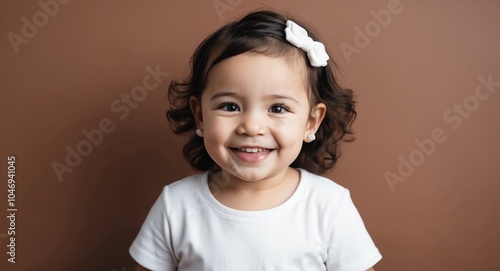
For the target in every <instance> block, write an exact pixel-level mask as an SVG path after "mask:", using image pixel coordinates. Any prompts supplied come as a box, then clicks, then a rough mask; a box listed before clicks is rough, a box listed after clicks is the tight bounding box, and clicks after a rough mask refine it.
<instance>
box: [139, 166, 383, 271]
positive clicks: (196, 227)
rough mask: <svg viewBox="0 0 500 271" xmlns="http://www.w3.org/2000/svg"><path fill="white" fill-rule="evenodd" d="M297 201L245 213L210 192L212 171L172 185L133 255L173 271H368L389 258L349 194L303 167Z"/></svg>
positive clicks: (153, 266) (144, 262)
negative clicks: (382, 250)
mask: <svg viewBox="0 0 500 271" xmlns="http://www.w3.org/2000/svg"><path fill="white" fill-rule="evenodd" d="M300 173H301V178H300V182H299V185H298V187H297V189H296V190H295V192H294V193H293V195H292V196H291V197H290V198H289V199H288V200H287V201H285V202H284V203H282V204H281V205H279V206H277V207H275V208H271V209H268V210H262V211H240V210H235V209H231V208H229V207H227V206H225V205H223V204H221V203H220V202H219V201H217V199H215V197H214V196H213V195H212V193H211V192H210V189H209V187H208V182H207V176H208V173H207V172H205V173H203V174H199V175H195V176H191V177H187V178H185V179H183V180H180V181H177V182H175V183H172V184H170V185H167V186H165V188H164V189H163V192H162V194H161V195H160V197H159V198H158V200H157V201H156V203H155V204H154V205H153V207H152V208H151V211H150V212H149V214H148V216H147V218H146V221H145V222H144V224H143V225H142V228H141V230H140V232H139V234H138V236H137V238H136V239H135V240H134V242H133V243H132V246H131V247H130V254H131V255H132V257H133V258H134V259H135V260H136V261H137V262H138V263H139V264H141V265H142V266H144V267H146V268H148V269H151V270H155V271H160V270H168V271H174V270H179V271H187V270H189V271H191V270H192V271H201V270H205V271H209V270H210V271H211V270H213V271H247V270H248V271H259V270H266V271H271V270H285V271H293V270H301V271H304V270H307V271H316V270H318V271H319V270H339V271H361V270H367V269H368V268H370V267H372V266H373V265H374V264H375V263H376V262H378V261H379V260H380V259H381V258H382V256H381V255H380V253H379V251H378V249H377V248H376V247H375V245H374V244H373V241H372V239H371V238H370V236H369V234H368V232H367V231H366V229H365V226H364V224H363V221H362V220H361V217H360V216H359V213H358V211H357V210H356V208H355V207H354V204H353V203H352V200H351V197H350V195H349V191H348V190H347V189H345V188H343V187H342V186H340V185H338V184H336V183H334V182H333V181H331V180H329V179H326V178H323V177H320V176H317V175H314V174H312V173H310V172H308V171H306V170H303V169H300Z"/></svg>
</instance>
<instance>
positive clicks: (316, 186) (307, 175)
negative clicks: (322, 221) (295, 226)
mask: <svg viewBox="0 0 500 271" xmlns="http://www.w3.org/2000/svg"><path fill="white" fill-rule="evenodd" d="M300 171H301V176H302V177H301V179H302V180H303V181H304V182H305V185H306V189H304V190H305V193H304V195H303V196H304V199H305V202H307V204H308V205H309V206H311V207H313V206H314V208H318V209H319V210H321V211H322V212H324V213H325V214H326V213H330V214H332V215H333V214H335V213H336V212H337V210H338V209H339V207H340V206H341V205H342V202H344V201H345V200H350V194H349V190H348V189H346V188H344V187H343V186H341V185H339V184H337V183H336V182H334V181H332V180H330V179H328V178H325V177H322V176H319V175H316V174H314V173H311V172H309V171H306V170H304V169H300Z"/></svg>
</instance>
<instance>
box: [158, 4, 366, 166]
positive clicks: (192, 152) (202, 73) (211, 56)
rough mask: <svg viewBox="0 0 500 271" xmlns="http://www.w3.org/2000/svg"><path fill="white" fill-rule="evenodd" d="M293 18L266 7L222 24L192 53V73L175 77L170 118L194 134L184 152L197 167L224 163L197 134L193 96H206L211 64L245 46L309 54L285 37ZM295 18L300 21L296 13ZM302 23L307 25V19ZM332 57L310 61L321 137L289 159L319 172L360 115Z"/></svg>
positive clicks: (329, 163)
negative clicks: (322, 62)
mask: <svg viewBox="0 0 500 271" xmlns="http://www.w3.org/2000/svg"><path fill="white" fill-rule="evenodd" d="M288 19H289V18H286V17H285V15H282V14H279V13H277V12H274V11H269V10H262V11H255V12H252V13H250V14H248V15H246V16H245V17H243V18H242V19H241V20H239V21H235V22H231V23H229V24H227V25H225V26H223V27H222V28H220V29H219V30H217V31H216V32H215V33H213V34H212V35H210V36H209V37H208V38H206V39H205V40H204V41H203V42H202V43H201V44H200V45H199V46H198V48H197V49H196V51H195V52H194V54H193V56H192V58H191V63H190V64H191V73H190V75H189V76H188V77H187V78H186V79H185V80H184V81H182V82H181V81H172V82H171V84H170V87H169V93H168V98H169V101H170V109H169V110H168V111H167V118H168V120H169V122H170V127H171V128H172V130H173V131H174V133H175V134H188V135H190V139H189V141H188V142H187V143H186V145H185V146H184V148H183V153H184V156H185V158H186V159H187V161H188V162H189V163H190V164H191V166H192V167H193V168H194V169H196V170H201V171H206V170H212V169H219V166H218V165H217V164H216V163H215V162H214V161H213V160H212V158H211V157H210V156H209V154H208V153H207V151H206V149H205V146H204V143H203V138H201V137H198V136H196V135H195V134H194V130H195V129H196V122H195V118H194V115H193V113H192V112H191V108H190V104H189V100H190V98H191V96H194V97H196V98H198V99H201V95H202V93H203V90H204V88H205V84H206V81H207V76H208V73H209V72H210V70H211V69H212V68H213V67H214V66H215V65H217V63H219V62H221V61H223V60H224V59H227V58H230V57H232V56H236V55H239V54H242V53H245V52H257V53H261V54H264V55H268V56H291V55H292V54H297V52H298V53H299V55H302V56H303V57H304V58H305V59H306V60H307V56H306V54H305V53H304V52H303V51H302V50H300V49H298V48H297V47H295V46H293V45H291V44H290V43H289V42H288V41H287V40H286V38H285V31H284V30H285V27H286V21H287V20H288ZM291 20H293V21H296V22H297V20H295V19H291ZM300 25H301V26H302V27H304V24H303V23H300ZM304 28H305V27H304ZM306 30H307V32H308V33H309V36H310V37H311V38H313V39H314V40H318V39H317V37H316V36H315V35H314V34H313V33H311V31H310V30H308V29H307V28H306ZM328 62H329V63H330V64H331V65H328V66H326V67H312V66H310V65H307V71H308V79H309V84H310V89H311V93H310V97H311V99H310V100H311V105H315V104H317V103H320V102H322V103H324V104H325V105H326V108H327V110H326V115H325V118H324V119H323V122H322V123H321V125H320V127H319V129H318V131H317V132H316V140H315V141H313V142H311V143H308V144H303V145H302V149H301V151H300V154H299V155H298V157H297V158H296V159H295V161H294V162H293V163H292V164H291V165H290V166H291V167H295V168H304V169H306V170H308V171H310V172H313V173H316V174H321V173H324V172H325V171H326V170H328V169H331V168H332V167H333V166H334V165H335V163H336V162H337V159H338V158H339V155H340V147H339V143H340V142H341V141H352V140H354V137H353V136H352V135H353V131H352V128H351V125H352V122H353V121H354V119H355V118H356V111H355V109H354V104H355V102H354V99H353V93H352V90H350V89H345V88H341V87H340V86H339V85H338V84H337V82H336V81H335V77H334V74H333V72H332V70H331V68H330V67H331V66H332V65H333V66H335V67H337V66H336V65H335V63H334V62H333V61H332V60H329V61H328ZM305 63H309V61H308V60H307V61H306V62H305Z"/></svg>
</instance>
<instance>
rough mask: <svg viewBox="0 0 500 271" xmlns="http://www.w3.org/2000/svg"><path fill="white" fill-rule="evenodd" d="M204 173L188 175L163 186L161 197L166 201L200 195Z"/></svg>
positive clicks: (177, 200) (181, 199)
mask: <svg viewBox="0 0 500 271" xmlns="http://www.w3.org/2000/svg"><path fill="white" fill-rule="evenodd" d="M204 175H205V174H204V173H200V174H196V175H192V176H188V177H186V178H183V179H181V180H178V181H175V182H173V183H171V184H168V185H166V186H164V187H163V190H162V193H161V196H160V198H162V199H163V200H164V201H165V202H182V201H186V200H189V199H190V198H193V197H194V196H196V195H198V194H199V192H200V190H201V184H202V179H203V177H204Z"/></svg>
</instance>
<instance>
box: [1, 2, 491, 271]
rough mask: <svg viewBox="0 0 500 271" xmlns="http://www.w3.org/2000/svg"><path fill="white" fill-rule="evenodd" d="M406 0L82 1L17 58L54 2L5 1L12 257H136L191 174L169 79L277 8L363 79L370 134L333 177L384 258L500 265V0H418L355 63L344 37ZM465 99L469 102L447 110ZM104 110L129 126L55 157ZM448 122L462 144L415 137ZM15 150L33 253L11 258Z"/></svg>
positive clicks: (30, 263) (406, 264)
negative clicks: (28, 26)
mask: <svg viewBox="0 0 500 271" xmlns="http://www.w3.org/2000/svg"><path fill="white" fill-rule="evenodd" d="M391 1H393V0H391ZM391 1H389V0H377V1H359V0H358V1H346V0H342V1H340V0H338V1H307V2H306V1H246V0H245V1H238V0H232V1H229V0H220V1H198V2H196V4H195V3H194V2H192V1H160V0H148V1H118V0H115V1H70V2H69V3H67V4H64V5H63V4H60V5H59V10H58V12H57V14H55V15H54V16H53V17H50V18H48V21H47V22H46V24H45V25H42V26H41V27H39V29H38V32H37V34H36V35H35V36H34V37H32V38H29V39H27V43H22V44H19V46H18V49H19V52H18V53H15V51H14V48H13V46H12V44H11V43H10V42H9V39H8V37H7V36H8V34H9V32H12V33H15V34H17V35H22V27H23V24H24V22H23V20H22V18H23V17H26V18H27V19H28V20H29V21H31V22H33V16H34V15H35V14H37V13H36V12H39V11H41V10H42V8H41V6H40V5H39V4H38V3H37V1H13V0H10V1H7V0H6V1H1V11H0V13H1V14H0V22H1V24H0V25H1V26H0V34H1V35H3V36H4V37H3V38H2V41H1V42H0V47H1V48H0V49H1V51H0V54H1V64H0V65H1V67H0V76H1V83H2V85H1V98H0V99H1V107H0V113H1V114H0V117H1V128H0V129H1V130H0V140H1V151H0V154H1V159H0V160H1V161H2V162H1V163H0V165H1V166H0V173H1V176H2V177H1V180H2V181H1V185H0V189H1V190H2V191H1V192H0V206H1V208H0V214H1V223H0V242H1V243H0V246H1V247H0V251H1V253H0V269H1V270H103V271H108V270H109V271H112V270H117V271H125V270H126V271H130V270H133V266H134V263H133V261H132V259H131V258H130V256H129V255H128V247H129V245H130V243H131V242H132V240H133V238H134V237H135V235H136V234H137V232H138V230H139V227H140V225H141V223H142V222H143V220H144V218H145V216H146V214H147V212H148V210H149V208H150V207H151V205H152V203H153V202H154V200H155V199H156V197H157V196H158V195H159V193H160V191H161V187H162V186H164V185H165V184H168V183H170V182H172V181H174V180H177V179H178V178H181V177H183V176H186V175H189V174H192V171H191V169H190V168H189V167H188V166H187V164H186V163H185V162H184V161H183V160H182V158H181V153H180V150H181V146H182V143H183V142H184V139H183V138H179V137H176V136H174V135H173V134H172V132H171V131H170V129H169V127H168V124H167V122H166V118H165V116H164V113H165V111H166V109H167V107H168V103H167V101H166V88H167V85H168V83H169V82H170V80H172V79H173V78H179V77H181V76H183V75H185V74H186V71H187V63H188V59H189V57H190V56H191V54H192V52H193V50H194V48H195V47H196V46H197V44H198V43H199V42H200V41H201V40H202V39H203V38H204V37H205V36H206V35H208V34H209V33H211V32H212V31H214V30H215V29H217V28H218V27H220V26H221V25H222V24H224V23H225V22H227V21H229V20H231V19H233V18H237V17H239V16H240V15H241V14H244V13H246V12H248V11H250V10H253V9H255V8H258V7H261V6H262V5H267V6H270V7H273V8H278V9H283V10H287V11H289V12H291V13H292V14H295V15H296V16H298V17H299V18H301V19H302V20H304V21H307V22H309V23H310V24H311V25H313V26H314V27H315V29H316V30H317V32H319V33H320V36H321V37H322V38H323V40H324V42H325V43H326V44H327V46H328V48H329V50H330V51H331V53H332V56H333V57H334V59H335V60H336V61H337V62H338V64H339V66H340V67H341V69H342V71H343V75H344V77H343V78H344V79H343V84H344V85H345V86H349V87H352V88H353V89H354V90H355V92H356V95H357V100H358V113H359V118H358V119H357V121H356V123H355V128H356V130H357V140H356V141H355V142H354V143H352V144H349V145H345V146H344V148H343V151H344V155H343V157H342V159H341V160H340V162H339V164H338V165H337V167H336V168H335V170H333V171H331V172H329V173H328V174H327V176H328V177H331V178H332V179H334V180H335V181H337V182H338V183H340V184H341V185H343V186H345V187H347V188H349V189H350V190H351V193H352V195H353V198H354V201H355V203H356V205H357V207H358V209H359V211H360V212H361V214H362V216H363V218H364V221H365V223H366V225H367V228H368V230H369V232H370V233H371V235H372V237H373V239H374V240H375V243H376V244H377V246H378V247H379V249H380V250H381V252H382V254H383V256H384V258H383V260H382V261H381V262H380V263H379V264H378V265H377V266H376V269H377V270H410V271H411V270H500V258H499V257H498V255H499V253H500V231H499V229H500V212H499V206H500V197H499V196H498V195H499V191H500V182H499V181H500V167H499V158H498V157H499V156H500V144H499V143H498V139H499V138H500V126H499V120H498V117H499V114H500V106H499V104H500V93H499V89H500V86H496V87H495V88H494V89H493V90H496V91H495V92H493V93H490V96H489V98H486V99H484V100H479V104H474V101H477V99H476V100H474V98H473V97H472V95H474V94H475V92H474V91H475V89H476V86H478V85H479V84H480V81H479V80H478V77H479V76H483V77H484V78H487V77H488V75H490V74H491V76H492V80H493V81H495V82H499V81H500V67H499V63H500V53H499V50H498V49H499V48H500V36H499V34H498V33H499V30H500V29H499V26H500V16H499V14H500V2H498V1H494V0H491V1H486V0H481V1H467V0H462V1H410V0H402V1H401V3H400V5H401V7H400V8H399V10H400V12H399V13H398V14H393V15H392V17H391V20H390V22H389V23H388V24H387V26H385V27H382V28H381V30H380V31H379V33H375V34H373V33H372V34H373V37H372V38H370V41H369V43H368V44H365V45H366V46H365V45H363V47H364V48H359V51H358V52H359V53H355V54H352V55H351V61H348V59H347V58H346V57H345V56H344V54H343V53H342V50H341V49H340V45H341V44H343V43H347V44H350V45H354V44H355V43H354V39H355V35H356V32H355V28H356V27H358V28H360V29H364V28H365V26H366V25H367V24H368V25H370V26H371V27H373V28H372V31H376V30H377V29H376V28H375V27H376V26H375V25H374V22H376V21H375V20H374V17H373V15H372V14H371V13H370V11H372V10H373V11H376V12H378V11H379V10H382V9H387V5H388V3H390V2H391ZM214 2H215V3H216V4H217V3H219V4H220V3H222V4H220V5H224V4H225V5H226V8H227V9H226V10H224V11H223V12H219V13H218V12H217V10H216V8H215V7H214ZM219 15H220V16H219ZM40 16H41V15H40ZM42 19H43V17H40V18H38V20H42ZM41 23H43V21H41ZM41 23H40V22H39V24H41ZM156 65H159V67H160V70H161V71H163V72H169V73H170V74H169V76H168V77H167V78H166V79H165V80H164V81H163V82H161V83H160V85H159V86H158V87H156V88H155V89H153V90H150V91H148V92H147V97H145V99H144V101H142V102H140V103H138V105H137V107H136V108H135V109H130V114H129V115H128V116H127V117H126V118H124V119H123V120H122V119H120V118H119V117H120V116H121V113H116V112H114V111H112V109H111V107H110V106H111V104H112V103H113V101H114V100H116V99H120V95H122V94H130V93H131V91H132V89H133V88H134V87H135V86H137V85H141V84H142V78H143V77H144V76H145V75H146V74H147V71H146V69H145V68H146V67H147V66H151V67H153V68H154V67H155V66H156ZM481 91H483V90H481ZM481 93H486V92H481ZM483 95H484V94H483ZM464 100H465V101H466V103H469V104H468V105H467V108H469V109H470V110H469V111H470V112H466V113H467V114H468V115H466V114H464V116H460V115H459V114H457V113H453V112H452V113H450V115H449V117H454V118H455V119H454V121H452V122H450V121H446V119H445V118H443V114H445V113H446V112H447V110H449V109H451V110H453V105H454V104H462V103H463V102H464ZM104 118H109V119H110V120H111V121H112V124H113V125H114V127H115V129H114V130H113V131H112V132H111V133H109V134H105V135H104V137H103V140H102V142H101V143H100V144H99V145H98V146H94V147H93V149H92V151H91V153H90V154H89V155H88V156H86V157H83V158H82V161H81V163H79V164H78V165H77V166H76V167H74V169H73V171H72V172H71V173H64V174H63V175H62V177H63V180H62V181H61V182H60V181H59V180H58V178H57V176H56V174H55V172H54V170H53V168H52V166H51V164H52V163H53V162H54V161H57V162H59V163H65V157H66V155H67V150H66V147H67V146H69V147H70V148H73V149H74V148H76V146H77V145H78V144H79V142H81V141H82V140H85V136H84V135H83V134H82V130H84V129H86V130H92V129H95V128H97V127H98V125H99V122H100V121H101V120H102V119H104ZM457 119H460V120H461V121H462V122H461V123H460V125H459V127H458V128H457V129H453V128H452V126H453V125H457V126H458V124H457V123H456V122H455V121H458V120H457ZM436 128H439V129H442V130H441V131H442V132H443V133H444V135H443V136H444V137H446V140H445V141H444V142H442V143H436V146H435V149H434V150H433V151H431V152H430V154H429V155H425V157H424V160H423V161H422V159H420V160H418V158H422V157H419V156H418V152H419V149H418V147H417V145H416V144H415V143H414V141H415V140H420V141H422V140H424V139H427V138H430V137H431V134H432V131H433V130H434V129H436ZM412 153H413V156H412V157H413V158H412V159H413V161H414V162H415V161H416V163H418V162H421V164H419V165H418V166H415V167H414V169H413V172H410V173H411V174H408V176H407V177H406V178H404V179H405V181H404V182H398V183H396V184H395V185H394V189H395V190H394V191H391V188H390V186H389V185H388V183H387V181H386V177H385V176H384V174H385V173H386V172H388V171H389V172H392V173H394V174H398V175H399V173H398V166H399V164H400V160H399V158H398V157H399V156H401V157H402V158H403V159H405V160H409V159H410V158H411V157H410V156H411V155H412ZM10 154H14V155H16V159H17V160H16V161H17V163H16V167H17V169H16V171H17V172H16V173H17V175H16V181H17V187H16V188H17V190H16V196H17V197H16V199H17V201H16V203H17V208H18V212H17V220H16V223H17V224H16V227H17V228H16V238H17V239H16V240H17V246H16V249H17V255H16V256H17V257H16V260H17V263H16V264H9V263H8V262H7V257H6V253H5V252H6V245H7V239H6V238H5V233H6V231H7V224H6V219H5V218H6V214H7V213H6V209H7V200H6V197H7V186H6V183H7V178H6V168H7V163H6V157H7V155H10ZM415 159H417V160H415ZM407 170H408V169H407ZM403 174H404V172H403Z"/></svg>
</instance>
